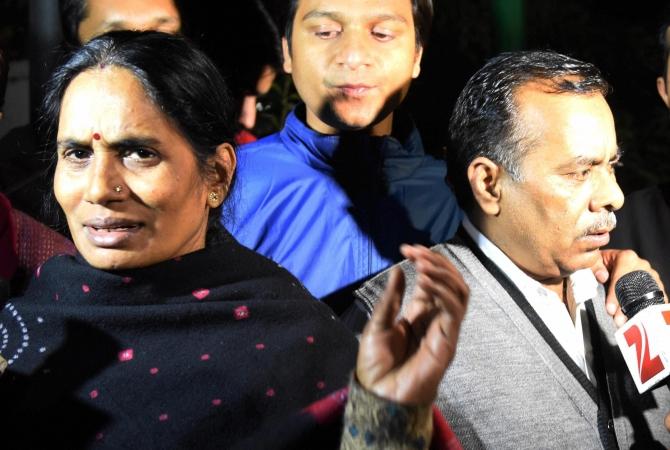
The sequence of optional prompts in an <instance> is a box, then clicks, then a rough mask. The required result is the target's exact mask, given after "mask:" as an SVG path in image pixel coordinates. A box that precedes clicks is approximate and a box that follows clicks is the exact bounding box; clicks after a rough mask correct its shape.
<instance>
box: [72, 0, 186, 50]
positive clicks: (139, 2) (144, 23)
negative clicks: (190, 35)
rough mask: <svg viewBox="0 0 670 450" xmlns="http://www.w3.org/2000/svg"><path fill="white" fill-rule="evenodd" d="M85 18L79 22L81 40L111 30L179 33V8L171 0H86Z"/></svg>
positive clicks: (82, 41) (89, 38) (83, 40)
mask: <svg viewBox="0 0 670 450" xmlns="http://www.w3.org/2000/svg"><path fill="white" fill-rule="evenodd" d="M86 12H87V16H86V18H85V19H84V20H83V21H82V22H81V23H80V24H79V29H78V34H79V42H81V43H82V44H84V43H86V42H88V41H90V40H91V39H93V38H94V37H96V36H99V35H101V34H103V33H106V32H108V31H116V30H155V31H163V32H165V33H173V34H174V33H177V32H178V31H179V29H180V28H181V18H180V16H179V11H177V8H176V7H175V5H174V2H173V1H172V0H86Z"/></svg>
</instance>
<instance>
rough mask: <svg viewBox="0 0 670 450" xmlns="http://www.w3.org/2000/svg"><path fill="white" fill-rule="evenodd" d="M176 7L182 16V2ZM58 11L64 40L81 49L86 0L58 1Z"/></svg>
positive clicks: (177, 2) (86, 8) (175, 1)
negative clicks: (80, 37) (80, 28)
mask: <svg viewBox="0 0 670 450" xmlns="http://www.w3.org/2000/svg"><path fill="white" fill-rule="evenodd" d="M174 5H175V8H177V11H179V12H180V14H181V12H182V5H181V2H180V1H178V0H174ZM58 10H59V13H60V23H61V29H62V31H63V40H64V41H65V42H66V43H67V44H68V45H69V46H70V47H79V46H80V45H81V44H82V43H81V41H80V40H79V24H81V23H82V22H83V21H84V20H86V18H87V17H88V14H89V13H88V3H86V0H58ZM182 27H183V24H182Z"/></svg>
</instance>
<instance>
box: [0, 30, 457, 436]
mask: <svg viewBox="0 0 670 450" xmlns="http://www.w3.org/2000/svg"><path fill="white" fill-rule="evenodd" d="M230 104H231V101H230V99H229V97H228V95H227V93H226V88H225V85H224V83H223V81H222V79H221V78H220V76H219V75H218V73H217V71H216V69H215V68H214V66H213V65H212V64H211V63H210V62H209V61H208V60H207V58H205V57H204V56H203V55H202V54H201V53H200V52H198V51H196V50H194V49H193V48H192V47H191V46H190V45H188V44H187V43H186V42H185V41H184V40H182V39H181V38H178V37H173V36H169V35H164V34H161V33H154V32H147V33H134V32H118V33H111V34H109V35H106V36H102V37H100V38H98V39H95V40H93V41H91V42H89V43H88V44H87V45H85V46H84V47H83V48H81V49H79V50H77V51H76V52H75V53H74V54H73V55H72V56H71V57H70V58H69V59H68V61H67V62H66V63H65V64H64V65H63V66H61V67H60V68H59V69H58V70H57V71H56V72H55V74H54V75H53V77H52V79H51V81H50V83H49V86H48V90H47V95H46V98H45V103H44V105H45V107H44V111H45V112H44V116H45V120H46V124H47V129H48V130H51V132H52V133H53V134H54V135H55V139H52V141H53V142H55V143H56V148H55V154H56V158H57V163H56V169H55V175H54V193H55V197H56V200H57V201H58V204H59V205H60V207H61V209H62V211H63V212H64V214H65V217H66V219H67V223H68V226H69V229H70V233H71V235H72V238H73V241H74V243H75V245H76V247H77V250H78V251H79V255H78V256H76V257H71V256H62V257H56V258H53V259H51V260H49V261H48V262H47V263H45V264H44V265H43V266H42V267H40V268H39V269H38V270H37V271H36V274H35V278H34V279H33V281H32V282H31V284H30V286H29V288H28V290H27V292H26V294H25V296H24V297H22V298H19V299H15V300H13V301H10V302H9V303H8V304H7V305H6V307H5V309H4V310H3V312H2V316H0V335H1V338H2V343H1V344H0V353H1V354H2V355H3V357H4V359H6V362H7V370H6V372H5V374H4V375H3V376H2V377H1V378H0V395H1V396H2V397H1V398H2V399H3V408H2V411H3V414H2V415H3V417H2V418H1V419H2V421H0V423H3V429H6V430H11V433H7V432H5V433H3V439H4V442H7V440H8V439H9V442H10V444H11V445H10V446H9V447H10V448H14V447H20V448H42V447H62V448H80V447H96V446H101V447H107V448H174V447H183V448H192V447H196V446H197V447H210V446H211V447H216V448H229V447H233V446H244V447H247V446H248V447H256V448H258V447H259V446H263V447H264V446H268V445H269V446H272V447H282V446H289V445H306V442H310V443H314V442H316V441H318V440H319V439H328V440H329V443H331V444H332V443H336V442H337V439H333V440H331V437H332V435H329V434H320V433H319V434H310V433H309V430H310V429H312V425H314V423H315V422H318V421H321V422H323V421H327V420H326V418H327V416H329V414H326V413H325V412H328V411H330V407H331V406H332V405H337V404H338V401H337V398H339V397H336V398H333V397H331V398H330V400H325V403H323V402H321V403H318V404H317V406H312V407H310V408H308V409H307V411H308V412H311V414H303V415H298V414H293V413H294V412H296V411H299V410H300V409H302V408H304V407H306V406H307V405H310V404H311V403H312V402H314V401H316V400H318V399H320V398H322V397H324V396H325V395H326V394H327V393H328V392H331V391H333V390H335V389H338V388H340V387H342V386H345V385H346V383H347V379H348V377H349V371H350V368H351V367H353V366H354V358H355V354H356V340H355V339H354V337H353V336H352V335H351V334H350V333H349V332H347V330H345V329H344V327H343V326H342V325H341V324H340V323H339V322H338V321H337V320H336V319H335V317H333V315H332V313H331V311H330V310H329V309H328V308H327V307H325V306H324V305H322V304H321V303H319V302H316V301H314V300H313V299H312V298H311V297H310V295H309V294H308V293H307V291H306V290H305V289H304V288H303V287H302V286H301V285H300V283H299V282H298V281H297V280H296V279H295V278H293V277H292V276H291V275H290V274H289V273H288V272H286V271H285V270H284V269H282V268H280V267H279V266H277V265H276V264H274V263H273V262H271V261H269V260H267V259H265V258H263V257H261V256H259V255H257V254H255V253H253V252H251V251H249V250H247V249H245V248H243V247H241V246H240V245H239V244H237V243H236V242H235V241H234V239H232V238H231V237H230V236H229V235H228V234H227V233H226V232H225V230H223V229H221V228H220V226H219V225H218V223H219V222H218V217H219V216H220V211H219V208H220V206H221V204H222V202H223V200H224V198H225V196H226V193H227V192H228V191H229V190H230V186H231V183H232V180H233V178H234V176H233V174H234V170H235V152H234V149H233V147H232V145H231V142H232V141H231V138H232V135H233V133H232V129H231V128H230V127H229V124H231V123H233V122H232V120H231V114H230V111H229V106H230ZM405 253H406V254H407V255H408V256H409V257H413V258H415V260H416V261H417V264H419V266H421V267H425V270H424V273H425V278H426V280H425V282H424V283H423V285H422V289H421V290H420V291H421V292H419V293H417V300H418V301H417V302H415V303H414V304H413V308H414V311H413V312H412V313H411V314H413V316H412V315H410V317H409V320H407V319H403V320H402V321H400V322H396V321H395V316H396V313H397V311H398V310H399V301H400V299H399V298H400V296H401V294H402V283H401V282H400V281H397V280H399V278H398V277H397V276H396V281H395V283H394V285H393V289H391V290H390V291H389V294H388V299H387V301H386V302H385V303H384V305H386V306H385V309H383V311H382V312H381V313H380V314H379V315H377V316H375V319H373V321H372V322H371V324H370V327H369V329H368V330H367V331H366V334H365V335H364V337H363V344H362V347H361V353H360V354H361V358H364V360H362V361H359V369H358V371H357V373H356V376H357V378H358V380H360V383H361V385H362V386H359V385H358V383H356V382H355V381H354V383H353V385H352V386H353V387H352V396H353V397H355V398H356V399H359V400H354V405H353V406H356V405H359V406H360V405H362V404H365V405H366V406H365V407H364V408H358V409H356V408H354V409H356V410H355V411H354V410H352V408H351V407H350V411H351V412H350V413H349V416H348V418H347V419H346V424H347V426H346V427H345V435H344V438H345V439H344V441H343V442H344V444H343V445H344V446H346V447H351V446H355V445H358V444H357V442H358V441H360V440H361V439H363V440H368V441H369V439H368V438H369V435H368V432H366V433H358V431H357V430H359V429H363V428H361V427H366V428H365V429H373V428H374V427H375V426H376V427H384V424H380V423H375V422H374V421H373V422H372V423H368V424H366V423H365V420H366V419H365V417H362V418H361V414H360V410H361V409H362V410H364V411H365V410H366V409H374V408H378V407H379V406H378V405H379V401H380V400H381V399H377V398H376V397H375V396H374V395H372V394H370V393H369V392H368V391H367V390H369V391H371V392H373V393H375V394H378V395H379V396H381V397H386V398H387V399H390V400H392V401H395V402H400V403H412V402H413V403H416V404H421V405H425V404H430V401H431V399H432V398H434V395H435V390H436V388H437V383H438V382H439V379H440V377H441V374H442V372H443V371H444V369H445V368H446V366H447V364H448V363H449V361H450V359H451V357H453V346H454V344H455V339H456V336H457V333H458V325H459V323H460V320H461V318H462V315H463V311H464V303H465V299H466V298H467V288H465V286H464V285H463V282H462V280H460V278H459V277H458V276H457V275H455V274H454V273H455V270H454V269H453V268H452V267H451V266H448V265H444V262H443V261H440V260H437V259H436V258H437V257H436V256H435V255H434V254H431V253H430V252H428V251H427V250H425V249H416V248H407V249H405ZM443 280H446V281H443ZM415 319H416V320H415ZM410 331H411V333H410ZM412 333H413V335H414V336H416V337H418V338H419V339H421V338H423V339H422V340H421V341H420V342H419V341H416V342H415V341H413V340H411V339H409V338H408V336H410V335H412ZM419 344H420V346H417V345H419ZM408 345H410V346H408ZM366 389H367V390H366ZM431 395H432V397H431ZM360 399H362V400H360ZM369 402H371V403H370V405H373V406H368V403H369ZM375 402H376V403H375ZM381 404H382V405H386V406H388V404H389V403H388V402H383V401H382V403H381ZM324 405H325V406H324ZM375 405H377V406H375ZM391 405H393V403H391ZM384 407H385V406H384ZM394 408H395V409H394V411H396V410H399V411H402V412H403V414H409V416H407V417H414V416H416V417H419V418H420V419H421V420H419V422H422V423H428V422H429V409H427V408H426V407H425V406H417V407H407V408H405V407H401V406H400V405H396V406H394ZM412 415H413V416H412ZM377 416H379V414H378V415H377ZM375 417H376V416H375ZM403 417H405V416H403ZM396 422H397V421H396ZM410 422H412V421H411V420H410V421H409V422H407V421H406V423H408V424H409V423H410ZM412 423H413V422H412ZM278 427H281V428H278ZM408 427H409V428H408V430H407V435H404V436H401V437H400V439H405V440H407V442H409V440H412V442H416V440H417V439H419V438H421V439H423V441H422V442H423V443H426V442H427V440H426V437H429V436H430V428H429V427H428V428H426V427H424V428H423V429H421V430H418V431H416V430H414V429H412V428H411V427H410V426H409V425H408ZM384 429H386V428H384ZM19 431H22V432H19ZM403 432H404V429H403ZM347 433H348V434H347ZM396 434H397V433H396ZM357 439H358V441H357ZM385 439H386V438H385ZM361 442H362V441H361ZM379 442H382V441H381V439H380V440H379ZM310 445H311V444H310ZM3 447H4V444H3ZM261 448H262V447H261Z"/></svg>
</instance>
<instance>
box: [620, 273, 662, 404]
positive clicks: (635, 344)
mask: <svg viewBox="0 0 670 450" xmlns="http://www.w3.org/2000/svg"><path fill="white" fill-rule="evenodd" d="M615 292H616V297H617V299H618V300H619V304H620V305H621V310H622V311H623V313H624V314H625V315H626V317H628V319H629V320H628V322H626V323H625V324H624V325H623V326H622V327H621V328H619V329H618V330H617V332H616V333H615V337H616V340H617V344H618V345H619V350H621V354H622V355H623V358H624V360H625V361H626V365H627V366H628V370H629V371H630V374H631V376H632V377H633V381H634V382H635V386H636V387H637V390H638V392H639V393H640V394H642V393H644V392H646V391H648V390H649V389H651V388H652V387H654V386H656V385H657V384H658V383H659V382H660V381H662V380H663V379H665V378H666V377H667V376H668V375H670V305H668V304H666V303H664V301H663V291H661V289H660V288H659V287H658V284H656V282H655V281H654V279H653V278H652V277H651V275H650V274H649V273H648V272H645V271H644V270H636V271H634V272H630V273H627V274H626V275H624V276H622V277H621V278H620V279H619V281H617V283H616V286H615Z"/></svg>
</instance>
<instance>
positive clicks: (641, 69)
mask: <svg viewBox="0 0 670 450" xmlns="http://www.w3.org/2000/svg"><path fill="white" fill-rule="evenodd" d="M194 1H195V0H194ZM241 1H244V0H241ZM263 1H264V2H265V3H266V4H267V7H268V9H270V10H271V11H272V12H273V16H274V17H276V18H277V19H278V21H280V22H281V21H282V5H283V1H284V0H263ZM56 3H57V1H56V0H0V44H2V45H3V46H4V47H5V48H6V49H7V50H8V51H9V55H10V59H31V83H32V85H33V89H32V91H31V92H32V96H33V100H35V97H38V96H39V94H38V93H39V86H40V85H41V83H42V82H43V78H44V77H45V76H46V73H47V72H48V70H49V69H48V66H49V64H50V63H49V62H48V61H49V60H50V59H53V56H54V54H55V52H53V51H50V50H49V47H48V46H46V47H45V44H44V40H43V39H42V38H41V36H42V35H43V34H44V33H49V32H50V31H49V29H50V27H52V28H51V29H53V23H54V22H57V15H56V17H54V14H55V13H54V12H53V11H55V9H53V7H52V6H50V5H54V4H56ZM215 4H216V3H215V2H212V5H213V6H212V7H215V6H214V5H215ZM31 6H32V8H31ZM668 6H670V1H655V0H649V1H638V2H632V1H619V2H613V1H606V0H562V1H553V0H435V12H436V17H435V21H434V23H433V32H432V37H431V42H430V44H429V46H428V48H427V49H426V50H425V55H424V60H423V65H422V74H421V76H420V77H419V79H418V80H417V81H416V82H415V83H414V85H413V88H412V90H411V92H410V96H409V98H408V101H407V106H408V108H409V109H410V110H411V112H412V114H413V115H414V117H415V119H416V121H417V123H418V126H419V128H420V129H421V131H422V134H423V136H424V140H425V143H426V147H427V149H428V150H429V151H430V152H431V153H433V154H434V155H441V154H442V153H443V151H444V150H445V146H446V136H445V132H446V128H447V126H446V124H447V122H448V119H449V115H450V113H451V108H452V105H453V103H454V101H455V99H456V97H457V96H458V94H459V92H460V90H461V88H462V87H463V85H464V84H465V81H466V80H467V79H468V77H469V76H470V75H471V74H472V73H473V72H474V71H475V70H476V69H478V68H479V67H480V66H481V65H482V64H483V63H484V61H485V60H486V59H487V58H489V57H491V56H494V55H496V54H497V53H499V52H501V51H504V50H513V49H554V50H557V51H559V52H562V53H566V54H569V55H571V56H574V57H576V58H579V59H583V60H586V61H589V62H593V63H595V64H596V65H597V66H598V67H600V69H601V70H602V71H603V73H604V75H605V77H606V78H607V79H608V81H610V83H611V84H612V87H613V90H612V93H611V94H610V96H609V102H610V105H611V106H612V109H613V111H614V116H615V120H616V124H617V134H618V139H619V143H620V146H621V148H622V149H623V150H624V159H623V167H621V168H619V169H618V179H619V182H620V184H621V185H622V187H623V188H624V191H626V192H630V191H631V190H633V189H637V188H641V187H644V186H647V185H650V184H654V183H658V182H662V181H670V158H668V157H667V156H666V155H669V154H670V117H669V114H668V111H667V110H666V109H665V107H664V105H663V104H662V102H661V100H660V99H659V97H658V94H657V93H656V77H657V76H658V75H660V73H661V70H662V53H661V50H660V46H659V44H658V35H659V30H660V26H661V24H662V23H663V21H664V18H665V17H667V13H668ZM50 7H51V8H52V9H51V12H49V8H50ZM38 9H39V11H38ZM31 11H32V13H31ZM213 14H215V11H213ZM50 24H52V25H50ZM245 25H246V26H250V24H245ZM251 26H253V25H251ZM279 27H280V28H281V29H283V24H279ZM222 45H223V44H222ZM36 92H37V93H36ZM294 101H295V96H294V94H293V93H292V91H291V89H290V83H289V82H288V81H287V79H286V78H283V77H279V78H278V79H277V81H276V82H275V86H274V88H273V91H272V92H271V93H270V94H269V95H268V96H267V97H266V98H265V99H263V103H264V105H265V112H264V114H262V120H260V121H259V127H258V130H257V131H259V132H261V133H268V132H271V131H273V130H274V129H276V128H277V127H278V126H280V125H281V119H282V117H283V115H284V114H285V112H286V110H287V106H290V104H291V103H292V102H294ZM446 151H448V149H446Z"/></svg>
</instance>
